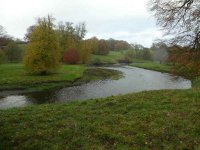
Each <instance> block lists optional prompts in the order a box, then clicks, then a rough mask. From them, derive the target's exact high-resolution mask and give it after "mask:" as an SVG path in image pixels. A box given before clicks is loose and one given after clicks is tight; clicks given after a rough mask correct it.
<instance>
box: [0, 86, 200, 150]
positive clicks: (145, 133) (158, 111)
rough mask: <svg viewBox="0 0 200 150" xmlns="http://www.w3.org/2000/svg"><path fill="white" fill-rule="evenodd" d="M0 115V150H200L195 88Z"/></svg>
mask: <svg viewBox="0 0 200 150" xmlns="http://www.w3.org/2000/svg"><path fill="white" fill-rule="evenodd" d="M0 114H1V115H0V141H1V142H0V149H20V150H22V149H133V148H135V149H199V148H200V119H199V117H200V94H199V91H198V90H195V89H193V90H166V91H149V92H142V93H136V94H128V95H124V96H116V97H109V98H105V99H96V100H88V101H84V102H71V103H68V104H63V105H40V106H33V107H26V108H18V109H10V110H0ZM44 116H45V117H44Z"/></svg>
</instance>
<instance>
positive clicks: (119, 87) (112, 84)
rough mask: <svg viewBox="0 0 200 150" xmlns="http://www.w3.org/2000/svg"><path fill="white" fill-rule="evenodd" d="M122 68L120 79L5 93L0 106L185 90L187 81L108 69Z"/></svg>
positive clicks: (126, 69) (135, 70) (131, 69)
mask: <svg viewBox="0 0 200 150" xmlns="http://www.w3.org/2000/svg"><path fill="white" fill-rule="evenodd" d="M109 69H116V70H119V71H122V72H123V73H124V78H122V79H120V80H104V81H93V82H90V83H87V84H83V85H80V86H74V87H68V88H63V89H60V90H54V91H47V92H38V93H30V94H26V95H23V96H18V95H17V96H7V97H4V98H3V99H0V108H11V107H19V106H26V105H30V104H44V103H63V102H67V101H71V100H78V99H79V100H86V99H93V98H101V97H102V98H103V97H108V96H112V95H119V94H127V93H132V92H139V91H147V90H160V89H189V88H191V81H189V80H186V79H183V78H182V77H176V78H175V77H174V76H171V75H170V74H167V73H160V72H156V71H150V70H145V69H140V68H135V67H116V68H111V67H110V68H109Z"/></svg>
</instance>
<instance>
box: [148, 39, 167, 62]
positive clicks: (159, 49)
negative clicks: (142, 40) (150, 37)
mask: <svg viewBox="0 0 200 150" xmlns="http://www.w3.org/2000/svg"><path fill="white" fill-rule="evenodd" d="M151 49H152V51H153V59H154V60H156V61H159V62H160V63H163V62H166V61H167V59H168V55H169V48H168V46H167V45H166V44H165V43H163V42H157V43H153V44H152V46H151Z"/></svg>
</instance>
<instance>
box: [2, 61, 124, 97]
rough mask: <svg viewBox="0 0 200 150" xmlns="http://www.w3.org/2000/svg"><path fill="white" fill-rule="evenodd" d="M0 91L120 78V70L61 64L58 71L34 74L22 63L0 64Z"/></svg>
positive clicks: (53, 86)
mask: <svg viewBox="0 0 200 150" xmlns="http://www.w3.org/2000/svg"><path fill="white" fill-rule="evenodd" d="M0 72H1V74H0V91H10V90H17V91H21V92H23V93H26V92H35V91H44V90H50V89H56V88H62V87H67V86H73V85H77V84H80V83H85V82H89V81H91V80H102V79H108V78H114V79H117V78H120V77H121V76H122V74H121V72H119V71H115V70H109V69H100V68H98V69H97V68H96V69H95V68H87V67H86V66H84V65H62V67H61V69H60V70H59V72H57V73H54V74H50V75H48V76H39V75H38V76H34V75H29V74H27V73H26V72H25V70H24V68H23V65H22V64H4V65H0Z"/></svg>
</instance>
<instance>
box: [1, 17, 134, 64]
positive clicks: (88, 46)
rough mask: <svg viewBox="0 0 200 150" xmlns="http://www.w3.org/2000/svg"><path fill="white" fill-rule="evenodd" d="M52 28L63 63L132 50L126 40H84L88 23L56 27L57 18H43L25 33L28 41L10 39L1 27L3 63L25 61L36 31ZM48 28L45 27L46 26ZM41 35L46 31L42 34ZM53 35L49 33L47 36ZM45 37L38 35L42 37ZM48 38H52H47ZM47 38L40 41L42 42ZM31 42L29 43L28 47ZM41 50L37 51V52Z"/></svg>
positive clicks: (74, 62)
mask: <svg viewBox="0 0 200 150" xmlns="http://www.w3.org/2000/svg"><path fill="white" fill-rule="evenodd" d="M43 23H44V24H46V25H45V26H46V27H48V28H51V29H52V32H54V33H55V36H56V37H55V40H56V41H57V42H58V43H57V44H58V47H59V48H58V49H59V50H58V51H60V56H59V57H60V61H61V62H63V63H68V64H76V63H83V64H86V63H88V62H89V60H90V57H91V54H96V55H107V54H109V52H110V51H122V50H127V49H130V47H131V45H130V44H129V43H128V42H126V41H122V40H115V39H112V38H111V39H109V40H104V39H98V38H96V37H93V38H90V39H84V38H85V35H86V33H87V29H86V25H85V23H79V24H73V23H72V22H65V23H63V22H59V23H58V24H57V25H56V24H54V18H52V17H50V16H49V17H47V18H39V19H38V20H37V22H36V24H34V25H32V26H30V27H29V28H28V29H27V33H26V34H25V38H24V39H25V41H20V40H16V39H14V38H12V37H10V36H8V35H7V34H6V32H5V30H4V29H3V27H2V26H1V30H0V63H3V62H22V60H23V56H24V51H25V49H27V48H26V47H27V45H29V43H31V42H32V39H31V38H32V36H34V35H33V33H34V31H36V30H37V29H38V26H42V24H43ZM44 28H45V27H44ZM39 32H40V33H41V34H42V32H43V31H39ZM45 34H49V33H45ZM40 36H41V35H37V37H38V38H39V37H40ZM47 37H48V36H47ZM44 39H45V35H44V37H43V39H40V42H42V41H43V40H44ZM27 43H28V44H27ZM35 51H37V50H35Z"/></svg>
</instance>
